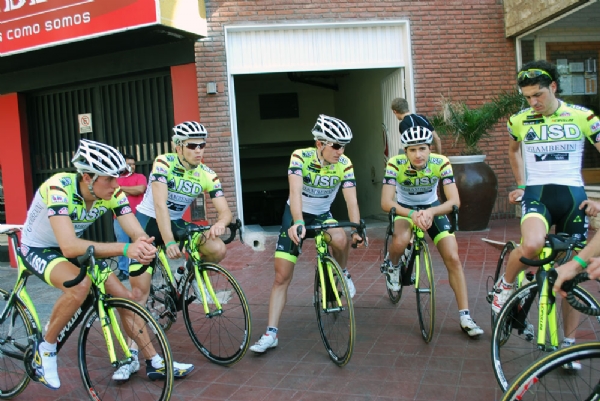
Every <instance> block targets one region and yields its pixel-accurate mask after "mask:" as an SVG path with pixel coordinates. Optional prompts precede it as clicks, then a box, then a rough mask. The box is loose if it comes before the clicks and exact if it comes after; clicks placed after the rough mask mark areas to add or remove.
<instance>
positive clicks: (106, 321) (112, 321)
mask: <svg viewBox="0 0 600 401" xmlns="http://www.w3.org/2000/svg"><path fill="white" fill-rule="evenodd" d="M96 309H97V313H98V319H99V320H100V324H101V326H102V334H103V335H104V339H105V340H106V348H107V350H108V356H109V357H110V363H111V365H112V366H113V367H114V368H119V367H120V366H122V365H127V364H130V363H131V362H133V358H132V356H131V352H130V351H129V345H128V344H127V339H126V338H125V336H124V335H123V333H122V332H121V330H120V329H119V328H118V327H117V325H118V323H117V322H118V320H117V315H116V312H115V310H114V308H110V309H109V310H108V312H107V310H106V308H105V307H104V299H103V298H102V297H100V298H99V299H98V301H97V304H96ZM121 319H122V321H123V323H124V327H125V325H130V326H129V327H130V328H131V327H132V324H133V319H132V317H131V316H121ZM111 329H112V333H114V335H115V337H116V339H117V342H118V344H119V345H120V346H121V348H122V349H123V353H124V354H125V357H126V359H125V360H123V361H119V360H118V359H117V354H116V352H115V343H114V340H113V337H112V335H111ZM132 340H133V339H132Z"/></svg>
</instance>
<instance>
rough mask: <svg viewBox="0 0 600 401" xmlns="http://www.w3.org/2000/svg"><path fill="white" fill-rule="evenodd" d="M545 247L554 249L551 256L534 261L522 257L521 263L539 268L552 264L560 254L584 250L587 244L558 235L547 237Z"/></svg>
mask: <svg viewBox="0 0 600 401" xmlns="http://www.w3.org/2000/svg"><path fill="white" fill-rule="evenodd" d="M545 246H547V247H549V248H550V249H552V252H551V253H550V256H548V257H547V258H544V259H539V260H532V259H527V258H526V257H524V256H521V258H520V259H519V260H520V261H521V263H524V264H526V265H528V266H534V267H539V266H543V265H545V264H548V263H550V262H552V261H553V260H554V259H555V258H556V255H557V254H558V253H559V252H563V251H567V250H569V249H573V248H583V247H584V246H585V244H584V243H582V242H581V241H580V240H579V239H576V238H573V237H571V236H570V235H569V234H564V233H558V234H548V235H546V244H545Z"/></svg>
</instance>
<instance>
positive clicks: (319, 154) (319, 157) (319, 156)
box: [317, 140, 331, 166]
mask: <svg viewBox="0 0 600 401" xmlns="http://www.w3.org/2000/svg"><path fill="white" fill-rule="evenodd" d="M319 142H321V144H323V147H322V148H321V149H320V150H319V148H318V147H317V160H319V163H320V164H321V166H329V165H330V164H331V163H329V162H328V161H327V160H325V157H323V150H324V149H325V146H327V145H325V142H323V141H321V140H319Z"/></svg>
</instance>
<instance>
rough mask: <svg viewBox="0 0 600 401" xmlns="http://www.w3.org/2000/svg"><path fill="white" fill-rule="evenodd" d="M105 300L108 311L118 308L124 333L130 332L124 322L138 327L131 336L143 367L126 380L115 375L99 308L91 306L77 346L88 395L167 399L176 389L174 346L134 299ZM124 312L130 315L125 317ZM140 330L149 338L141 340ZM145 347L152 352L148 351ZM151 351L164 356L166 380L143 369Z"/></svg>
mask: <svg viewBox="0 0 600 401" xmlns="http://www.w3.org/2000/svg"><path fill="white" fill-rule="evenodd" d="M104 303H105V305H106V306H105V308H106V310H107V311H108V310H109V309H113V310H115V312H116V315H117V319H118V320H119V327H120V329H121V331H122V332H123V335H125V336H127V334H126V331H125V330H124V326H125V324H128V325H129V326H130V327H135V333H136V334H135V335H133V336H132V339H133V340H134V341H135V342H136V344H137V345H138V347H139V349H140V351H139V362H140V370H139V371H138V372H136V373H133V374H132V375H131V376H130V378H129V380H127V381H115V380H113V379H112V375H113V373H114V372H115V370H116V368H114V367H113V366H112V365H111V362H110V358H109V355H108V352H107V348H106V340H105V339H104V335H103V333H102V328H101V322H100V319H99V318H98V314H97V312H96V311H94V310H90V311H89V312H88V313H87V316H86V317H85V318H84V321H83V326H82V328H81V333H80V335H79V347H78V353H79V371H80V373H81V378H82V380H83V383H84V387H85V390H86V391H87V393H88V395H89V396H90V398H91V399H93V400H103V401H106V400H140V401H141V400H168V399H169V398H170V397H171V392H172V390H173V378H174V373H173V359H172V356H171V349H170V347H169V344H168V342H167V338H166V336H165V333H164V331H163V330H162V329H161V328H160V326H159V325H158V323H157V322H156V321H155V320H154V319H152V316H151V315H150V314H149V313H148V312H147V311H146V310H145V309H144V308H142V307H141V306H139V305H138V304H136V303H134V302H133V301H129V300H126V299H120V298H112V299H108V300H106V301H105V302H104ZM122 313H125V314H126V315H129V316H131V317H130V318H126V319H123V318H122V315H121V314H122ZM125 322H128V323H125ZM143 327H145V329H143ZM141 332H143V333H144V334H146V335H147V336H148V337H149V338H148V340H146V341H143V340H142V336H141V335H140V333H141ZM130 333H131V331H130ZM111 334H112V329H111ZM112 337H113V341H114V350H115V353H116V355H117V359H118V360H119V361H124V360H125V354H124V352H123V349H122V347H121V346H120V344H119V343H118V342H117V340H116V338H115V336H114V334H113V335H112ZM152 348H153V350H152ZM144 351H146V352H147V353H148V354H149V355H145V354H144ZM151 354H159V355H160V356H161V357H162V358H163V359H164V373H165V378H164V380H154V381H152V380H150V379H149V378H148V377H147V376H146V374H145V373H144V372H145V370H146V361H145V359H146V358H150V357H152V356H153V355H151Z"/></svg>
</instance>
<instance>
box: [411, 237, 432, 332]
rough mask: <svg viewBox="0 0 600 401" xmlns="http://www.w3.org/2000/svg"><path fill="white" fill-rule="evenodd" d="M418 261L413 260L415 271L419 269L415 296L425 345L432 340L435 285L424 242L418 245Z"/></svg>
mask: <svg viewBox="0 0 600 401" xmlns="http://www.w3.org/2000/svg"><path fill="white" fill-rule="evenodd" d="M419 247H420V251H419V260H418V263H417V260H415V269H419V272H418V274H417V276H418V281H417V282H415V293H416V295H417V313H418V315H419V326H420V327H421V336H422V337H423V340H425V342H426V343H428V342H430V341H431V339H432V338H433V329H434V325H435V284H434V281H433V266H432V265H431V255H430V253H429V247H428V246H427V243H426V242H425V241H422V242H421V243H420V246H419Z"/></svg>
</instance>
